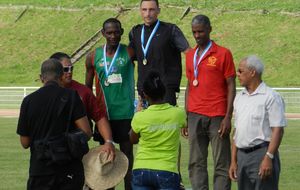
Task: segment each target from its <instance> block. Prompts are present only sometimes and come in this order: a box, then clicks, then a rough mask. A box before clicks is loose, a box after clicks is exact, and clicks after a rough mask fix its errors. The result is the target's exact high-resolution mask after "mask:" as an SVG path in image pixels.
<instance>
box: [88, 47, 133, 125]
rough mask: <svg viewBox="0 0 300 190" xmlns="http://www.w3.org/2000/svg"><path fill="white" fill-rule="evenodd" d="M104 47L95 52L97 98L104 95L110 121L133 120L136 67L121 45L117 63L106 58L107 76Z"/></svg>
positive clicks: (110, 58)
mask: <svg viewBox="0 0 300 190" xmlns="http://www.w3.org/2000/svg"><path fill="white" fill-rule="evenodd" d="M103 55H104V54H103V47H99V48H97V49H96V50H95V55H94V62H93V64H94V69H95V75H96V91H97V96H98V95H99V94H101V92H99V91H102V92H103V94H104V100H105V103H106V109H107V113H108V118H109V120H121V119H131V118H132V117H133V114H134V67H133V64H132V62H131V59H130V56H129V54H128V51H127V46H126V45H123V44H120V49H119V52H118V55H117V57H116V59H115V61H114V62H113V63H112V59H113V58H112V57H109V56H106V63H107V70H109V67H110V66H111V64H113V65H112V66H111V71H110V72H109V74H108V76H106V71H105V63H104V56H103Z"/></svg>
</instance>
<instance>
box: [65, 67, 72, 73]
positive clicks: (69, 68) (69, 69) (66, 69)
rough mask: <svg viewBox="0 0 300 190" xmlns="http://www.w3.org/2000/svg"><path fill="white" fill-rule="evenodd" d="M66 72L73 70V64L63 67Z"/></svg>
mask: <svg viewBox="0 0 300 190" xmlns="http://www.w3.org/2000/svg"><path fill="white" fill-rule="evenodd" d="M63 71H64V73H71V72H72V71H73V66H66V67H63Z"/></svg>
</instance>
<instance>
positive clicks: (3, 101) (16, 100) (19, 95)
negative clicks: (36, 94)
mask: <svg viewBox="0 0 300 190" xmlns="http://www.w3.org/2000/svg"><path fill="white" fill-rule="evenodd" d="M38 88H39V87H0V109H19V108H20V105H21V102H22V100H23V98H24V97H25V96H26V95H28V94H30V93H32V92H33V91H35V90H37V89H38ZM241 89H242V88H237V91H239V90H241ZM274 89H275V90H276V91H277V92H279V93H280V94H281V95H282V97H283V99H284V101H285V104H286V112H288V113H300V88H274ZM184 92H185V87H181V92H180V93H179V94H178V104H179V106H183V105H184Z"/></svg>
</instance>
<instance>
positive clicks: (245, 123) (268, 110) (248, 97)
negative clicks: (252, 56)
mask: <svg viewBox="0 0 300 190" xmlns="http://www.w3.org/2000/svg"><path fill="white" fill-rule="evenodd" d="M233 105H234V118H235V121H234V123H235V135H234V137H233V139H234V142H235V144H236V146H237V147H238V148H249V147H253V146H255V145H258V144H261V143H263V142H265V141H268V142H269V141H270V140H271V134H272V130H271V127H285V126H286V119H285V115H284V113H285V105H284V101H283V99H282V97H281V96H280V94H279V93H277V92H276V91H274V90H273V89H272V88H270V87H268V86H267V85H266V84H265V83H264V82H262V83H261V84H260V85H259V86H258V87H257V89H256V90H255V91H254V92H253V93H252V94H249V93H248V91H247V90H246V89H244V90H242V91H241V92H239V93H238V94H237V96H236V98H235V100H234V104H233Z"/></svg>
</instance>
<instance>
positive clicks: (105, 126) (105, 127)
mask: <svg viewBox="0 0 300 190" xmlns="http://www.w3.org/2000/svg"><path fill="white" fill-rule="evenodd" d="M96 125H97V128H98V131H99V133H100V134H101V136H102V137H103V139H104V140H105V142H107V141H112V133H111V129H110V124H109V122H108V120H107V118H106V117H102V118H101V119H100V120H99V121H97V122H96Z"/></svg>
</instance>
